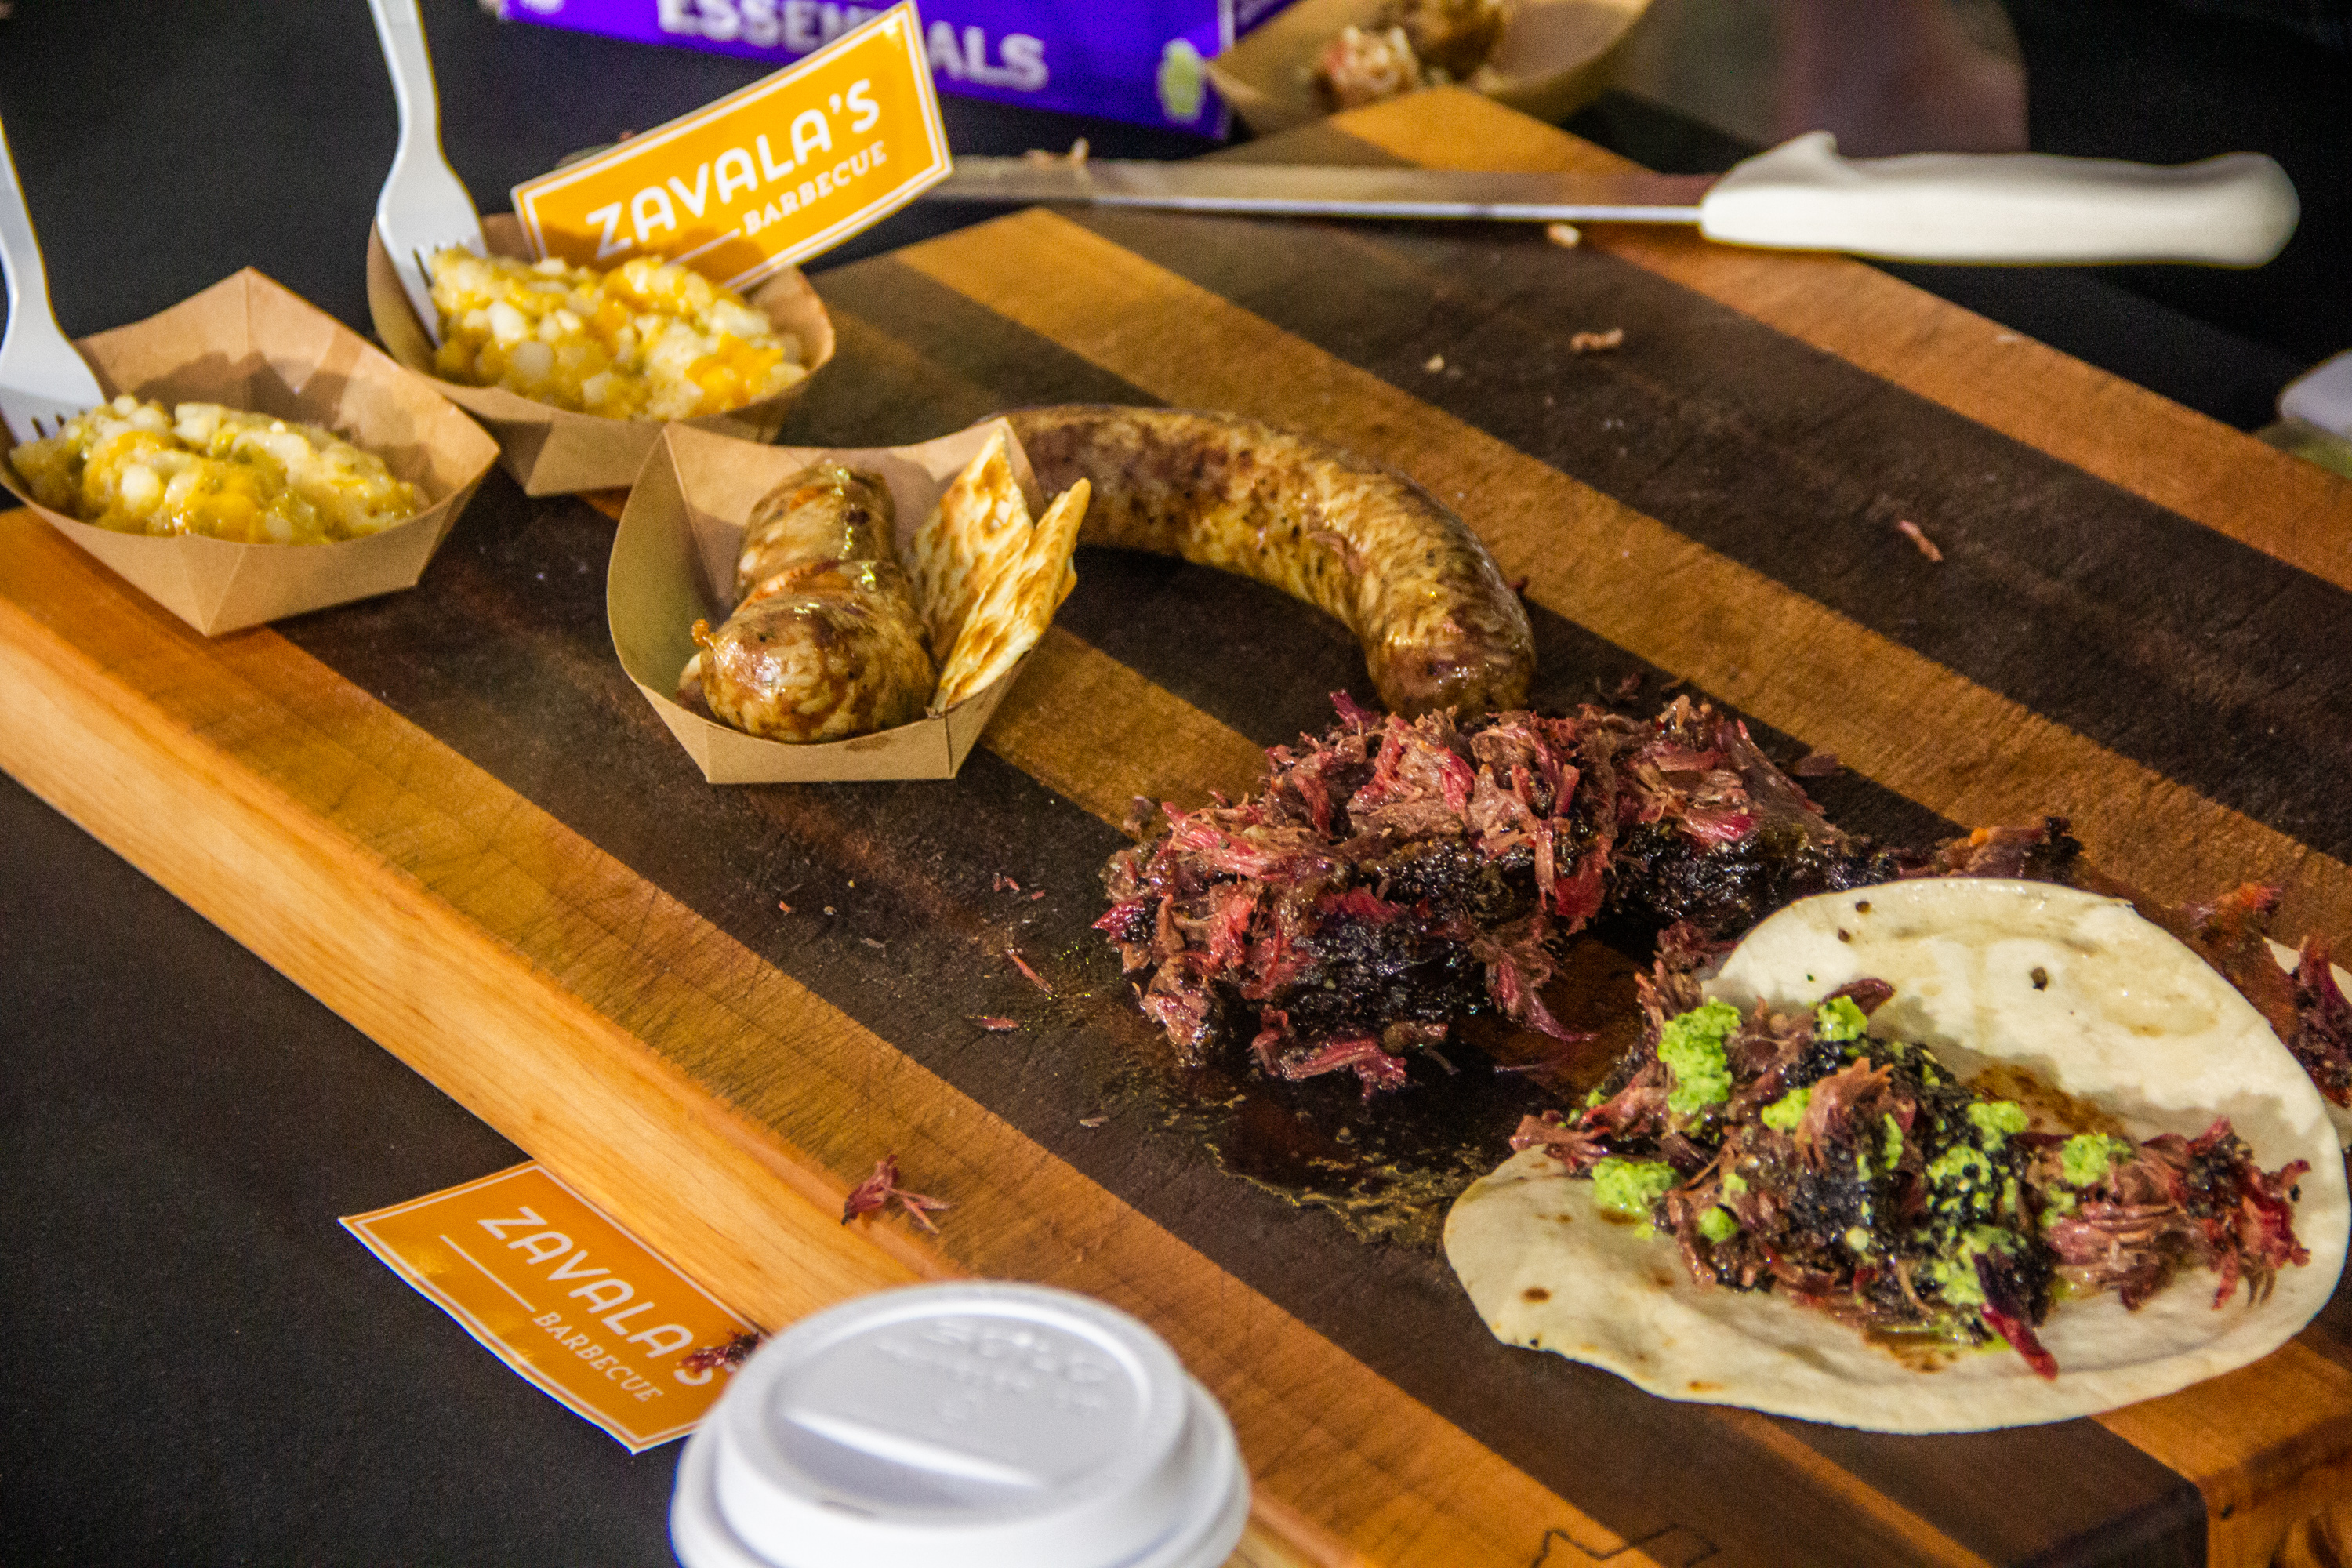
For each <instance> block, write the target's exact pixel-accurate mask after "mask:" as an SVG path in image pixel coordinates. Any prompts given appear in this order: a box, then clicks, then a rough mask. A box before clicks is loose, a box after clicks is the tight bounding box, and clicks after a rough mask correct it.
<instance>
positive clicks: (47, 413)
mask: <svg viewBox="0 0 2352 1568" xmlns="http://www.w3.org/2000/svg"><path fill="white" fill-rule="evenodd" d="M0 277H5V279H7V283H8V331H7V334H6V335H5V337H0V420H5V421H6V423H7V426H8V434H9V435H11V436H13V437H16V440H17V441H19V442H25V441H38V440H41V439H42V438H44V437H49V436H54V435H56V434H57V432H58V426H62V425H63V424H64V423H65V422H66V421H67V420H68V419H70V418H72V417H73V416H75V415H77V414H79V413H81V412H82V411H83V410H85V409H89V408H94V407H96V406H97V405H100V404H101V403H103V402H105V401H106V394H105V393H103V392H101V391H100V390H99V386H98V377H96V376H94V375H92V374H90V373H89V362H88V361H86V360H84V359H83V358H82V357H81V353H80V351H79V350H78V349H76V348H75V347H74V346H73V344H72V343H70V342H67V341H66V335H65V333H64V332H63V331H59V330H58V318H57V316H56V314H55V312H53V311H52V310H50V309H49V277H48V274H47V272H46V271H44V270H43V269H42V268H41V246H40V242H39V241H38V240H37V239H36V238H35V237H34V236H33V215H32V214H30V213H28V212H26V210H25V192H24V189H23V187H22V186H20V185H18V184H16V161H15V160H14V159H12V158H10V157H9V156H8V135H7V132H5V131H0Z"/></svg>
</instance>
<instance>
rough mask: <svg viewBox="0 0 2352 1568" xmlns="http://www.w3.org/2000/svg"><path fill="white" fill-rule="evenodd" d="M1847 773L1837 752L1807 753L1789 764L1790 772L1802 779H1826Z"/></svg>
mask: <svg viewBox="0 0 2352 1568" xmlns="http://www.w3.org/2000/svg"><path fill="white" fill-rule="evenodd" d="M1844 771H1845V764H1844V763H1841V762H1839V761H1838V759H1837V753H1836V752H1806V753H1805V754H1804V755H1803V756H1801V757H1799V758H1798V759H1797V760H1796V761H1795V762H1793V763H1790V764H1789V772H1790V773H1793V774H1795V775H1796V776H1797V777H1798V778H1801V779H1825V778H1828V777H1829V776H1830V775H1831V774H1832V773H1843V772H1844Z"/></svg>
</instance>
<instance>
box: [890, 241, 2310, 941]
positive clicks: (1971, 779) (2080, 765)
mask: <svg viewBox="0 0 2352 1568" xmlns="http://www.w3.org/2000/svg"><path fill="white" fill-rule="evenodd" d="M900 256H901V259H902V260H903V262H904V264H905V265H907V266H909V267H912V268H917V269H918V270H919V271H921V272H922V273H924V274H925V275H926V276H928V277H929V278H931V279H934V280H935V281H938V282H940V283H942V284H945V285H946V286H947V287H949V288H951V289H957V290H958V291H959V292H961V293H963V294H964V295H966V296H967V297H969V298H971V299H972V300H975V301H977V302H978V303H980V304H982V305H986V306H988V307H989V308H990V309H992V310H996V311H998V312H999V313H1000V314H1003V315H1004V316H1006V317H1008V318H1010V319H1011V320H1013V321H1016V322H1018V323H1019V324H1021V325H1022V326H1024V327H1027V328H1028V329H1029V330H1031V331H1035V332H1037V333H1039V334H1040V335H1042V336H1044V337H1046V338H1048V339H1050V340H1052V341H1053V342H1056V343H1059V344H1060V345H1062V346H1063V347H1065V348H1066V349H1068V350H1070V351H1072V352H1074V353H1078V354H1080V355H1082V356H1084V357H1086V358H1087V359H1089V360H1091V361H1093V362H1094V363H1097V365H1099V366H1101V367H1102V368H1104V369H1106V370H1108V371H1110V372H1111V373H1112V374H1116V375H1118V376H1120V377H1122V378H1123V379H1125V380H1127V381H1129V383H1131V384H1134V385H1136V386H1138V387H1139V388H1141V389H1142V390H1143V391H1145V392H1147V393H1148V394H1150V395H1152V396H1154V397H1158V398H1160V399H1162V400H1164V401H1166V402H1168V403H1170V404H1173V405H1179V406H1193V407H1204V408H1217V409H1225V410H1230V411H1233V412H1235V413H1240V414H1245V415H1249V416H1254V417H1257V418H1262V419H1265V420H1268V421H1270V422H1273V423H1276V424H1280V425H1286V426H1292V427H1294V428H1298V429H1303V430H1308V431H1312V432H1314V433H1316V434H1318V435H1320V436H1322V437H1326V438H1328V439H1330V440H1333V441H1336V442H1339V443H1340V444H1342V445H1344V446H1347V447H1351V448H1353V449H1354V450H1356V451H1358V452H1362V453H1367V454H1370V455H1372V456H1375V457H1377V458H1379V459H1380V460H1381V461H1383V462H1387V463H1391V464H1392V465H1394V466H1395V467H1397V468H1402V470H1404V471H1405V472H1406V473H1408V474H1410V475H1412V477H1413V478H1414V479H1419V480H1420V481H1421V482H1422V483H1423V484H1424V485H1427V486H1428V487H1429V488H1430V489H1432V490H1433V491H1435V492H1436V493H1437V494H1438V495H1439V496H1440V497H1442V498H1443V499H1444V500H1447V501H1448V502H1449V503H1451V504H1452V505H1454V507H1456V508H1457V509H1458V510H1461V511H1462V513H1463V514H1464V516H1465V518H1466V519H1467V520H1468V521H1469V522H1470V523H1471V525H1472V526H1473V527H1475V529H1476V530H1477V531H1479V533H1480V534H1481V535H1482V536H1483V537H1484V538H1485V539H1486V542H1487V543H1488V544H1489V545H1490V546H1491V547H1492V548H1493V549H1494V551H1495V553H1496V558H1497V559H1498V560H1499V561H1500V562H1501V563H1502V565H1503V568H1504V572H1505V574H1506V575H1508V576H1517V575H1520V574H1525V575H1526V576H1527V577H1528V589H1527V592H1528V597H1529V598H1530V599H1532V600H1534V601H1536V602H1537V603H1539V604H1541V605H1544V606H1545V607H1546V608H1548V609H1550V610H1552V611H1554V612H1555V613H1557V614H1559V615H1560V616H1564V617H1566V618H1568V619H1569V620H1571V621H1573V622H1575V623H1577V624H1578V625H1580V626H1583V627H1585V628H1586V629H1587V630H1589V631H1591V632H1593V633H1595V634H1597V635H1598V636H1601V637H1606V638H1608V639H1609V640H1610V641H1612V642H1613V643H1615V644H1617V645H1618V646H1619V647H1623V648H1624V649H1626V650H1627V651H1628V652H1630V653H1632V654H1633V655H1634V656H1635V657H1637V658H1643V659H1646V660H1648V661H1649V662H1650V663H1651V664H1653V665H1654V666H1656V667H1658V668H1663V669H1665V670H1667V671H1669V672H1670V673H1672V674H1674V675H1675V676H1678V677H1681V678H1684V679H1688V680H1690V681H1692V682H1694V683H1695V684H1696V685H1698V686H1700V687H1701V688H1703V689H1706V690H1708V691H1711V692H1713V693H1715V694H1717V696H1719V697H1720V698H1722V699H1723V700H1726V701H1727V702H1729V703H1731V704H1732V705H1733V706H1735V707H1736V708H1738V710H1741V711H1743V712H1745V713H1748V714H1752V715H1754V716H1755V717H1757V718H1759V719H1760V720H1762V721H1764V722H1766V723H1768V724H1770V725H1772V726H1773V727H1774V728H1776V729H1778V730H1780V731H1781V732H1783V733H1785V734H1788V735H1790V736H1793V737H1797V738H1800V739H1801V740H1803V741H1804V742H1807V743H1808V744H1810V745H1812V746H1814V747H1817V748H1819V749H1821V750H1823V751H1830V752H1835V753H1837V755H1838V756H1839V757H1840V758H1841V759H1842V760H1843V762H1845V763H1846V764H1847V765H1848V766H1850V767H1852V768H1853V769H1855V770H1856V771H1857V772H1859V773H1862V774H1863V775H1864V777H1866V778H1869V779H1871V780H1873V781H1874V782H1876V783H1878V784H1882V785H1884V786H1885V787H1886V788H1889V789H1892V790H1894V791H1895V792H1896V793H1898V794H1901V795H1906V796H1908V797H1909V798H1910V799H1912V800H1915V801H1917V802H1919V803H1920V804H1921V805H1927V806H1928V807H1930V808H1931V809H1933V810H1936V811H1938V812H1940V813H1942V814H1943V815H1945V816H1948V817H1950V818H1951V819H1953V820H1955V821H1959V822H1964V823H1969V824H1975V825H1990V824H1995V823H2010V822H2032V821H2035V820H2038V819H2039V818H2040V817H2041V816H2042V815H2043V814H2044V813H2048V812H2055V813H2058V814H2060V815H2063V816H2068V817H2071V818H2072V819H2073V820H2074V823H2075V826H2076V831H2077V833H2078V834H2080V835H2081V837H2083V838H2084V842H2085V843H2086V844H2087V845H2088V846H2089V847H2090V850H2091V853H2092V855H2093V856H2094V857H2095V858H2096V859H2098V860H2099V862H2100V863H2101V864H2102V865H2103V866H2105V867H2106V868H2108V869H2110V870H2111V871H2113V872H2114V873H2116V875H2119V876H2121V877H2123V878H2124V879H2126V880H2128V881H2130V882H2132V883H2134V884H2135V885H2137V886H2139V887H2143V888H2146V889H2148V890H2149V891H2151V892H2153V893H2155V894H2157V895H2158V896H2160V897H2163V898H2166V899H2168V900H2175V901H2186V900H2194V899H2198V898H2210V896H2212V894H2213V893H2215V892H2216V891H2218V890H2220V889H2226V888H2229V887H2232V886H2234V885H2236V884H2237V883H2238V882H2240V881H2242V880H2247V879H2260V880H2263V881H2269V882H2276V883H2279V884H2280V885H2282V886H2283V887H2284V889H2286V896H2285V900H2284V903H2283V905H2282V908H2281V910H2280V920H2279V929H2280V931H2281V932H2282V934H2283V935H2285V936H2287V937H2289V938H2290V939H2292V937H2293V936H2294V935H2295V934H2298V933H2300V932H2301V931H2303V930H2305V928H2307V927H2313V926H2318V927H2322V928H2324V929H2326V930H2328V931H2331V932H2336V933H2344V932H2352V877H2347V875H2346V869H2345V867H2344V866H2343V865H2342V864H2341V863H2340V862H2338V861H2336V860H2335V859H2334V858H2330V857H2328V856H2326V855H2323V854H2320V853H2319V852H2317V851H2315V850H2313V849H2311V848H2309V847H2306V846H2305V845H2302V844H2300V843H2298V842H2296V841H2295V840H2294V839H2292V838H2290V837H2286V836H2285V835H2284V834H2281V833H2278V832H2276V831H2274V830H2273V829H2271V828H2268V827H2266V826H2263V825H2262V824H2259V823H2256V822H2253V821H2252V820H2250V819H2248V818H2246V817H2245V816H2242V815H2240V814H2239V813H2236V812H2233V811H2231V810H2229V809H2228V808H2227V807H2224V806H2221V805H2217V804H2215V803H2214V802H2212V801H2210V800H2207V799H2205V798H2204V797H2202V796H2200V795H2197V794H2196V793H2195V792H2194V791H2192V790H2189V789H2188V788H2186V787H2184V786H2182V785H2180V784H2176V783H2174V782H2172V781H2171V780H2168V779H2167V778H2165V777H2164V776H2163V775H2161V774H2159V773H2155V772H2153V771H2152V770H2150V769H2147V768H2146V767H2143V766H2141V765H2140V764H2138V763H2134V762H2132V761H2130V760H2129V759H2126V758H2124V757H2121V756H2118V755H2117V754H2116V753H2115V752H2111V751H2109V750H2107V749H2106V748H2105V747H2103V746H2100V745H2098V744H2097V743H2096V742H2092V741H2090V740H2088V739H2086V738H2084V737H2083V736H2082V735H2079V734H2077V733H2075V732H2074V731H2070V730H2068V729H2066V728H2065V727H2063V725H2059V724H2056V723H2054V722H2053V721H2049V720H2047V719H2044V718H2042V717H2041V716H2040V715H2038V714H2036V713H2034V712H2033V711H2032V710H2030V709H2027V708H2025V707H2023V706H2022V705H2021V704H2019V703H2016V702H2014V701H2011V700H2009V699H2007V698H2004V697H2002V696H2000V694H1998V693H1996V692H1992V691H1989V690H1987V689H1984V688H1982V687H1980V686H1978V685H1976V684H1975V683H1974V682H1972V681H1969V679H1966V678H1964V677H1962V676H1960V675H1958V674H1957V673H1955V672H1954V671H1952V670H1950V669H1948V668H1945V667H1944V666H1942V665H1939V664H1937V663H1936V662H1935V661H1933V660H1931V659H1928V658H1924V657H1922V656H1920V655H1918V654H1916V653H1914V652H1912V651H1911V650H1909V649H1907V648H1906V647H1903V646H1902V645H1901V644H1899V643H1896V642H1894V641H1892V640H1890V639H1888V638H1886V637H1881V636H1879V635H1878V634H1876V633H1874V632H1872V631H1870V630H1869V629H1868V628H1866V627H1864V626H1859V625H1857V624H1856V623H1854V622H1853V621H1851V620H1849V619H1847V618H1846V617H1844V616H1840V615H1837V614H1835V613H1834V612H1832V611H1830V610H1828V609H1826V608H1824V607H1823V606H1822V605H1819V604H1817V603H1815V602H1814V601H1812V600H1811V599H1809V598H1807V597H1805V596H1804V595H1801V594H1798V593H1795V592H1794V591H1792V590H1790V589H1789V588H1787V587H1785V586H1783V585H1782V584H1779V583H1777V582H1775V581H1773V580H1772V579H1770V578H1769V577H1767V576H1764V575H1763V574H1759V573H1758V572H1755V571H1753V570H1751V569H1749V568H1748V567H1746V566H1743V565H1741V564H1739V563H1737V562H1734V561H1731V560H1728V559H1727V558H1726V557H1724V556H1722V555H1719V554H1717V552H1713V551H1711V550H1708V549H1706V547H1705V546H1703V545H1701V544H1699V543H1697V542H1695V541H1693V540H1691V539H1689V538H1687V537H1686V536H1685V535H1682V534H1680V533H1677V532H1676V531H1674V530H1672V529H1670V528H1667V527H1666V526H1665V525H1664V524H1663V523H1660V522H1658V521H1655V520H1654V519H1652V518H1649V517H1647V516H1644V515H1643V514H1642V513H1640V512H1638V511H1635V510H1633V509H1632V508H1630V507H1627V506H1625V505H1623V504H1622V502H1619V501H1617V500H1613V499H1612V498H1610V497H1608V496H1604V495H1602V494H1601V493H1600V492H1598V491H1596V490H1593V489H1590V488H1589V487H1587V486H1584V485H1582V484H1580V483H1579V482H1577V481H1576V480H1574V479H1570V478H1569V477H1567V476H1566V475H1564V474H1561V473H1560V472H1559V471H1558V470H1556V469H1554V468H1549V466H1547V465H1545V464H1543V463H1541V462H1539V461H1538V460H1537V459H1535V458H1530V457H1528V456H1527V455H1526V454H1524V453H1521V452H1519V451H1517V449H1515V448H1513V447H1509V446H1507V445H1506V444H1504V443H1503V442H1501V441H1498V440H1496V439H1495V438H1494V437H1490V436H1488V435H1486V433H1485V432H1483V431H1481V430H1479V429H1477V428H1476V427H1475V426H1471V425H1468V424H1466V423H1465V422H1463V421H1461V420H1459V419H1456V418H1454V416H1451V415H1448V414H1445V413H1444V412H1442V411H1440V410H1437V409H1434V408H1431V407H1429V406H1428V405H1424V404H1423V403H1421V402H1419V401H1418V400H1416V399H1414V398H1413V397H1412V396H1411V395H1409V394H1407V393H1405V392H1403V391H1401V390H1400V389H1398V388H1396V387H1393V386H1391V385H1390V384H1388V383H1386V382H1383V381H1381V379H1380V378H1378V377H1377V376H1374V375H1372V374H1370V373H1368V372H1365V371H1362V370H1360V369H1357V368H1356V367H1354V366H1352V365H1349V364H1348V363H1345V362H1343V361H1341V360H1339V359H1338V358H1336V357H1334V356H1332V355H1330V354H1328V353H1324V352H1323V351H1322V350H1320V349H1318V348H1316V347H1315V346H1314V345H1312V344H1310V343H1307V342H1303V341H1302V340H1300V339H1298V338H1297V337H1295V336H1293V335H1291V334H1289V333H1287V332H1285V331H1282V330H1281V329H1279V328H1276V327H1275V326H1273V325H1271V324H1269V323H1268V322H1266V321H1262V320H1260V319H1259V318H1258V317H1256V316H1255V315H1252V314H1251V313H1250V312H1248V311H1246V310H1243V309H1241V308H1240V307H1238V306H1235V305H1233V304H1231V303H1230V302H1228V301H1226V300H1223V299H1220V298H1219V297H1218V296H1216V295H1215V294H1213V293H1211V292H1209V291H1208V290H1206V289H1201V288H1199V287H1197V286H1195V285H1194V284H1192V283H1190V282H1188V281H1186V280H1185V279H1181V278H1179V277H1177V276H1176V275H1175V274H1173V273H1171V272H1170V271H1168V270H1167V269H1166V268H1161V267H1159V266H1156V265H1154V264H1153V263H1151V262H1149V261H1146V260H1144V259H1143V258H1139V257H1138V256H1136V255H1134V254H1132V253H1131V252H1129V251H1127V250H1124V249H1122V248H1120V247H1118V246H1116V245H1114V244H1112V243H1111V242H1110V241H1108V240H1106V239H1103V238H1101V237H1098V236H1096V235H1094V234H1092V233H1091V232H1089V231H1087V230H1086V229H1084V228H1082V227H1080V226H1077V225H1076V224H1073V223H1070V222H1068V221H1066V220H1065V219H1063V218H1060V217H1057V216H1054V215H1053V214H1051V213H1048V212H1045V211H1042V210H1033V211H1029V212H1024V213H1019V214H1015V215H1013V216H1008V217H1004V218H1000V219H997V220H995V221H993V222H992V223H988V224H984V225H981V226H976V227H973V228H968V229H963V230H961V231H958V232H956V233H954V234H950V235H947V236H945V237H941V238H939V239H935V240H930V241H928V242H926V243H925V244H922V245H919V246H916V247H911V248H909V249H908V250H906V251H904V252H902V253H900ZM1301 613H1305V612H1301Z"/></svg>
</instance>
